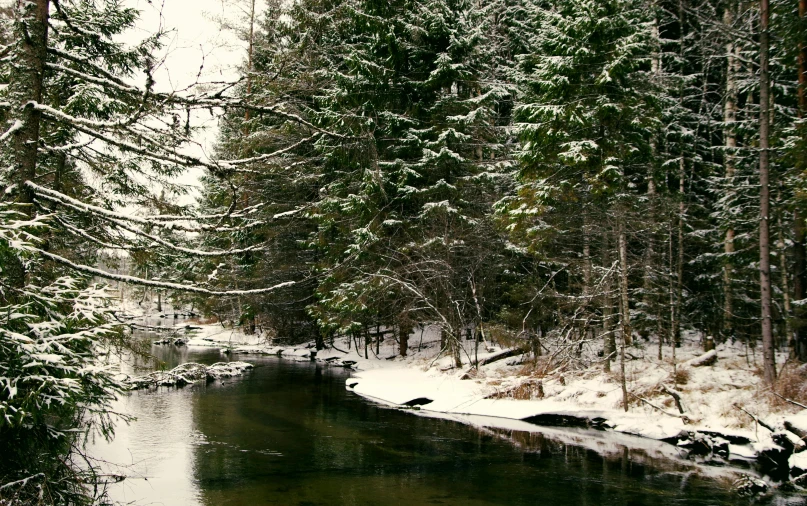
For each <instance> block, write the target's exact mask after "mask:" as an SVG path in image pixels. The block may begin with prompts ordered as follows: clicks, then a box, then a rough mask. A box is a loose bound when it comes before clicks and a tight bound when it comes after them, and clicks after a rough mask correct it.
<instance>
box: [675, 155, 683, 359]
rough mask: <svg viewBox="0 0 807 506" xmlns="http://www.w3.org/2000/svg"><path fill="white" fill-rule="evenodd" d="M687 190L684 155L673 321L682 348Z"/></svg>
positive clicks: (679, 182) (681, 162)
mask: <svg viewBox="0 0 807 506" xmlns="http://www.w3.org/2000/svg"><path fill="white" fill-rule="evenodd" d="M685 189H686V166H685V163H684V155H683V153H681V158H680V160H679V161H678V195H679V202H678V262H677V263H676V265H675V278H676V279H675V302H676V309H677V311H676V312H675V318H673V321H672V340H673V346H674V347H679V346H681V314H682V312H681V306H682V303H681V302H682V299H683V298H684V297H683V296H684V214H685V213H686V205H685V204H684V191H685Z"/></svg>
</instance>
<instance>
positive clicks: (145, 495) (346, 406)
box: [90, 346, 801, 506]
mask: <svg viewBox="0 0 807 506" xmlns="http://www.w3.org/2000/svg"><path fill="white" fill-rule="evenodd" d="M152 353H153V354H154V359H151V360H146V359H141V360H140V361H139V362H135V363H134V364H129V365H128V366H126V367H127V368H128V370H129V371H130V372H135V373H138V374H142V373H143V372H148V371H149V370H154V369H157V368H161V367H163V368H165V369H170V368H172V367H174V366H176V365H178V364H180V363H184V362H188V361H195V362H200V363H205V364H211V363H214V362H218V361H221V360H222V359H223V355H221V354H220V352H219V350H218V349H217V348H212V349H205V348H187V347H175V346H153V347H152ZM234 360H247V361H249V362H251V363H253V364H254V365H255V368H254V369H253V370H252V371H249V372H247V373H246V374H245V375H244V376H243V377H239V378H231V379H227V380H225V381H224V382H218V381H216V382H214V383H208V384H205V383H204V382H200V383H197V384H193V385H190V386H187V387H184V388H179V389H167V388H161V389H159V390H156V391H155V390H150V391H149V390H144V391H137V392H133V393H131V394H129V395H127V396H125V397H123V398H122V399H120V400H119V401H118V404H117V405H116V406H115V408H116V409H117V410H118V411H120V412H123V413H126V414H129V415H132V416H135V417H136V418H137V420H136V421H134V422H132V423H130V424H129V425H126V424H120V425H119V426H118V428H117V431H116V437H115V439H114V441H112V442H110V443H106V442H103V441H96V442H94V443H93V444H91V445H90V454H91V455H92V456H93V457H95V458H98V459H101V460H103V461H105V462H106V463H105V464H104V467H105V468H106V470H107V471H108V472H116V473H121V474H124V475H126V476H127V478H126V479H125V480H124V481H122V482H120V483H115V484H112V485H110V489H109V493H110V496H111V497H112V498H113V499H115V500H118V501H121V502H124V503H127V504H129V503H132V504H140V505H160V504H163V505H167V506H180V505H210V506H213V505H215V506H219V505H232V506H256V505H274V504H277V505H300V506H303V505H339V504H345V505H425V504H442V505H465V506H476V505H493V504H500V505H538V504H544V505H551V506H562V505H592V506H593V505H606V504H614V505H616V504H619V505H636V506H639V505H651V506H660V505H670V504H703V505H707V504H708V505H717V504H744V505H745V504H749V499H747V498H742V497H739V496H738V495H736V494H735V493H733V492H731V491H730V483H731V482H730V480H729V479H728V478H720V477H719V476H716V475H714V474H712V473H704V472H698V471H696V470H695V468H694V467H693V466H692V465H690V464H688V463H682V462H680V461H677V460H674V459H665V458H659V457H656V456H653V455H651V454H650V453H648V452H646V451H644V450H641V449H635V448H634V449H631V448H628V447H627V446H626V447H624V448H621V449H620V450H619V451H616V452H614V451H610V452H604V453H599V452H597V451H594V450H593V449H591V448H590V447H585V446H577V445H574V444H570V443H569V442H568V440H567V439H563V438H558V437H557V434H554V435H553V434H552V433H542V432H541V430H542V429H541V428H539V427H536V428H535V430H534V431H528V432H527V431H517V430H502V429H482V428H479V427H474V426H471V425H467V424H462V423H459V422H457V421H452V420H445V419H438V418H429V417H425V416H417V414H415V413H412V412H406V411H401V410H397V409H390V408H389V407H385V406H380V405H377V404H374V403H372V402H370V401H368V400H366V399H363V398H361V397H359V396H358V395H356V394H354V393H352V392H350V391H348V390H346V388H345V379H346V378H347V377H348V376H349V371H345V370H344V369H336V368H329V367H325V366H322V365H319V364H316V363H312V362H295V361H290V360H284V359H279V358H274V357H256V356H253V355H247V356H239V357H235V358H234ZM544 432H547V431H544ZM555 432H557V431H555ZM765 502H768V503H771V502H772V503H776V504H785V503H792V504H801V498H798V497H789V498H788V497H785V496H776V497H774V498H772V499H768V500H766V501H765Z"/></svg>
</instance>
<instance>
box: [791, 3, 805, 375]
mask: <svg viewBox="0 0 807 506" xmlns="http://www.w3.org/2000/svg"><path fill="white" fill-rule="evenodd" d="M805 16H807V0H799V18H800V19H799V20H800V22H801V23H804V22H805ZM803 28H804V27H803V25H802V30H800V31H799V32H798V33H799V34H800V35H801V37H802V38H801V39H800V40H799V56H798V61H799V87H798V97H799V118H801V119H803V118H804V117H805V115H807V45H805V44H804V39H803V37H804V36H803ZM803 128H804V127H802V129H803ZM802 135H804V132H802ZM804 232H805V231H804V216H802V214H801V212H800V210H799V204H798V203H796V206H795V209H794V212H793V298H794V299H795V300H803V299H804V298H805V296H807V293H805V292H807V272H806V271H807V260H805V259H806V258H807V248H805V244H804V238H805V233H804ZM804 313H805V309H804V308H803V306H798V307H797V308H796V313H795V315H794V321H793V327H794V329H793V330H794V332H795V336H794V340H795V342H794V343H793V346H792V348H791V349H792V350H793V354H794V355H795V356H796V358H798V359H799V360H800V361H802V362H807V325H805V323H804Z"/></svg>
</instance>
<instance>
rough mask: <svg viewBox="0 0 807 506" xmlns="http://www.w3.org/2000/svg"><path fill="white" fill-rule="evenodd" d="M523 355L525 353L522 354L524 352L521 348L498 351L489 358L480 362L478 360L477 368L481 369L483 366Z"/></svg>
mask: <svg viewBox="0 0 807 506" xmlns="http://www.w3.org/2000/svg"><path fill="white" fill-rule="evenodd" d="M523 353H525V352H524V350H523V349H522V348H512V349H509V350H504V351H500V352H499V353H496V354H494V355H491V356H489V357H485V358H483V359H482V360H480V361H479V366H480V367H481V366H483V365H488V364H492V363H494V362H498V361H499V360H504V359H506V358H510V357H515V356H516V355H521V354H523Z"/></svg>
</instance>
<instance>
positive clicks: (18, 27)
mask: <svg viewBox="0 0 807 506" xmlns="http://www.w3.org/2000/svg"><path fill="white" fill-rule="evenodd" d="M49 9H50V0H17V2H16V8H15V15H14V16H15V17H14V37H15V38H16V40H17V54H16V58H15V59H14V61H12V62H11V75H10V84H9V87H10V90H9V91H10V93H9V97H10V99H11V104H12V106H11V111H12V114H11V120H12V122H13V124H14V125H17V129H16V130H15V132H14V134H13V136H12V139H13V140H12V142H11V149H12V153H13V163H14V171H15V173H16V174H15V175H16V180H17V184H18V185H19V188H18V190H19V194H18V197H17V199H18V202H20V203H22V204H31V203H32V202H33V200H34V196H33V193H32V192H31V190H29V189H28V188H27V187H26V186H25V182H26V181H32V180H33V179H34V178H35V177H36V163H37V153H38V147H39V130H40V127H39V124H40V121H41V119H42V113H41V112H39V111H37V110H35V109H34V108H33V107H31V103H32V102H36V103H40V102H42V92H43V87H44V75H45V57H46V55H47V47H48V15H49ZM27 212H29V213H32V212H33V211H32V210H30V211H27Z"/></svg>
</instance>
